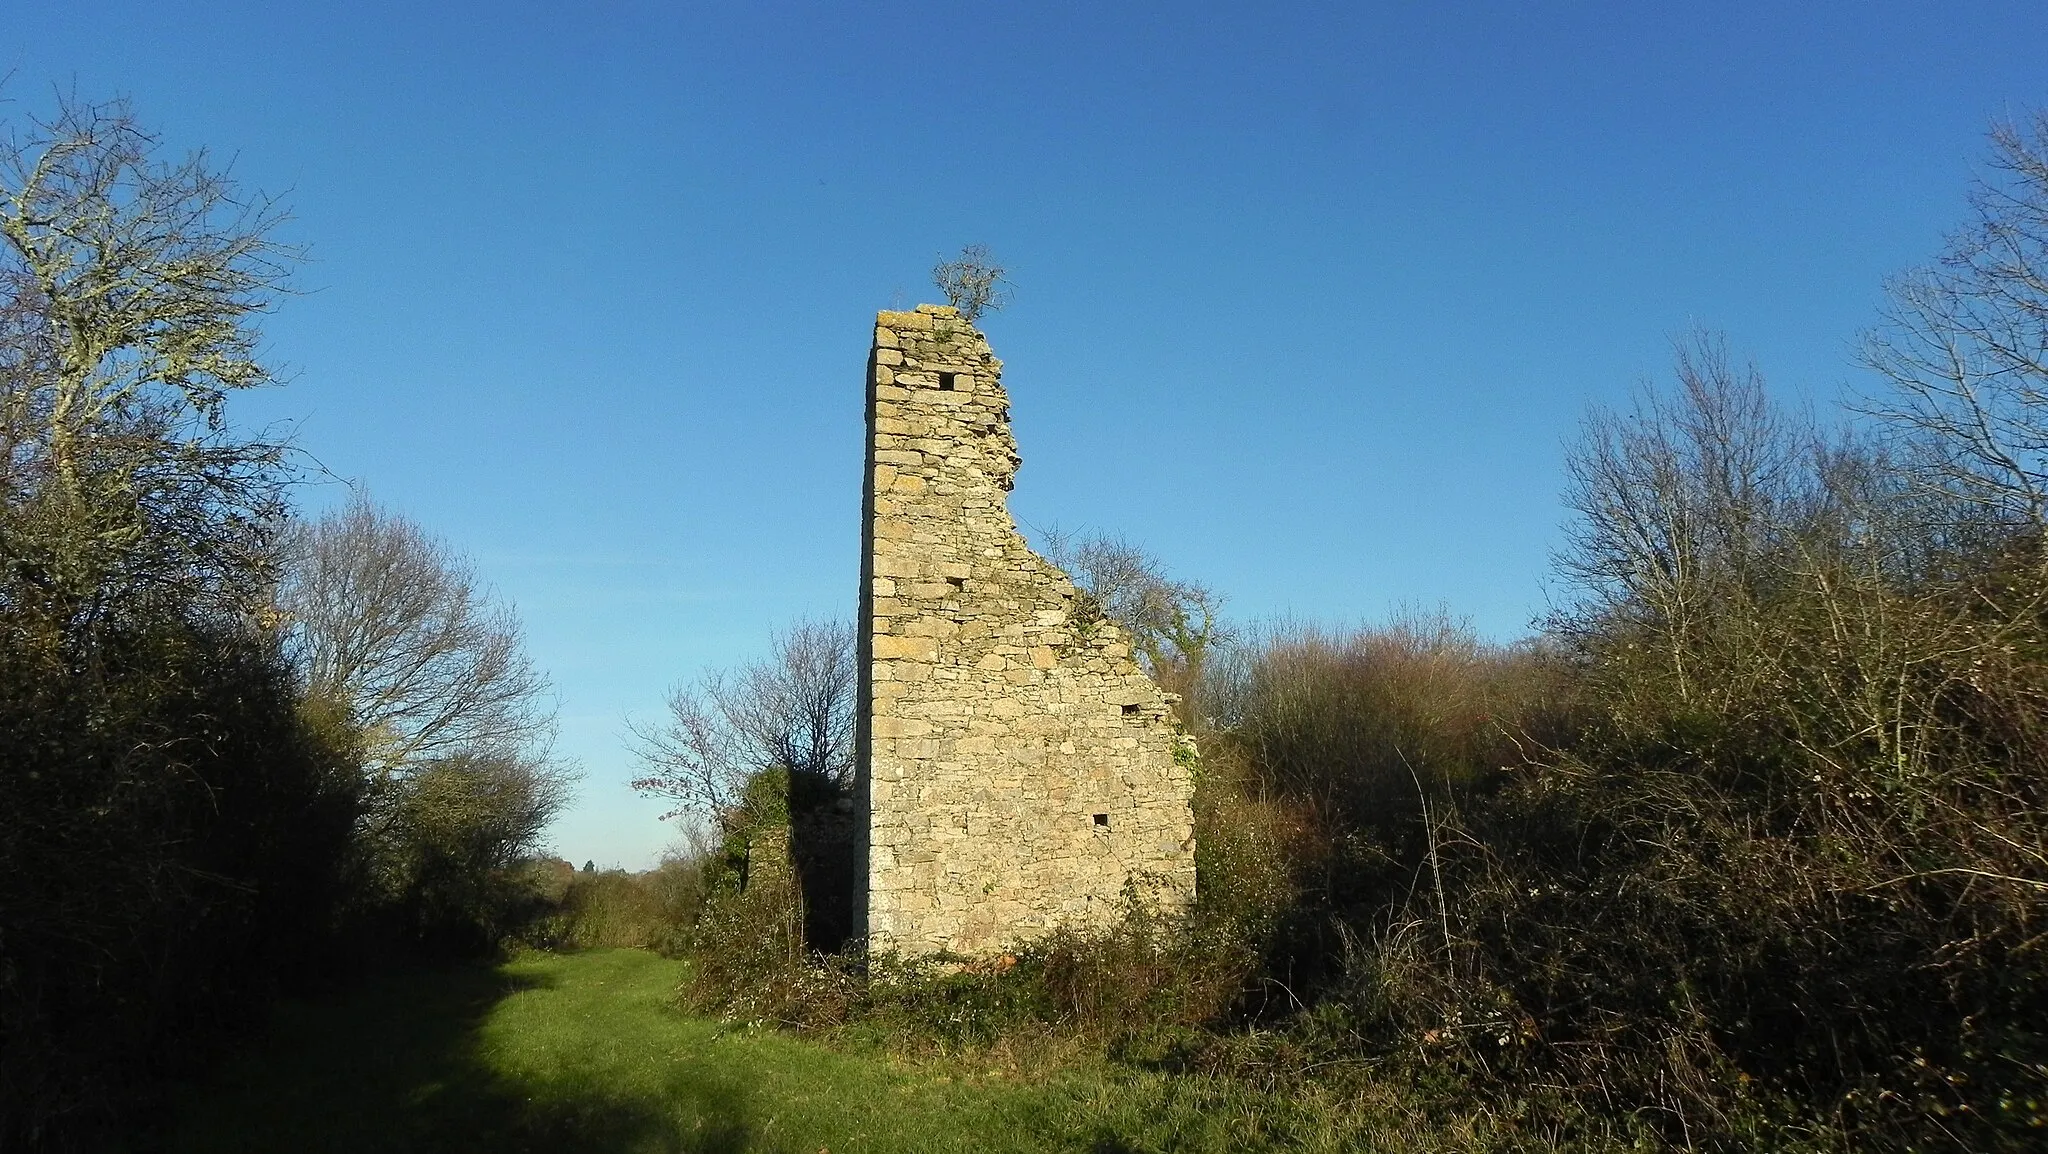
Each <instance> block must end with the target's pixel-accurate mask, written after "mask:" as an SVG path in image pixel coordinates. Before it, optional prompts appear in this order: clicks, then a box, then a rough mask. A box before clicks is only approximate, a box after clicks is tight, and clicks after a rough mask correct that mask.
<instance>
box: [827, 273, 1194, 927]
mask: <svg viewBox="0 0 2048 1154" xmlns="http://www.w3.org/2000/svg"><path fill="white" fill-rule="evenodd" d="M1001 374H1002V362H1001V361H998V360H996V359H995V357H994V356H992V355H991V354H990V352H989V347H988V343H987V342H986V341H985V340H984V339H983V338H982V335H981V334H980V333H979V332H976V331H975V329H974V328H973V326H972V325H969V324H968V323H967V322H965V321H963V320H961V319H960V318H959V316H958V314H957V313H956V312H955V311H954V310H953V309H951V308H949V307H945V306H938V305H920V306H919V307H918V308H917V310H916V311H915V312H884V313H882V314H880V315H879V316H878V317H877V318H876V323H875V343H874V349H873V352H872V353H871V354H870V356H869V358H868V459H867V483H866V486H865V507H864V510H863V516H864V521H865V526H864V529H863V533H862V566H861V598H860V621H861V624H862V627H861V629H860V630H859V646H860V653H859V662H860V664H859V670H860V686H859V694H860V702H861V708H860V710H859V714H858V717H859V720H858V723H857V725H858V728H857V734H856V743H857V749H856V757H857V761H856V766H857V770H856V772H857V782H856V786H855V794H856V802H855V804H856V806H857V807H858V809H857V815H858V816H859V817H861V818H864V819H865V821H866V824H867V834H868V836H867V838H866V839H865V846H864V848H865V850H866V860H865V861H863V862H860V863H858V865H857V867H856V879H855V883H856V893H855V896H854V904H855V912H854V924H855V926H856V929H857V931H858V928H859V927H862V926H864V927H865V930H866V934H867V940H868V943H869V946H870V948H872V949H895V950H898V951H901V952H902V953H904V954H908V955H921V954H930V953H934V952H939V951H950V952H952V953H955V954H961V955H969V956H972V955H977V954H987V953H992V952H995V951H998V950H1002V949H1004V948H1007V947H1009V946H1012V945H1015V944H1018V943H1021V942H1024V941H1027V940H1029V939H1030V938H1032V937H1035V936H1037V935H1040V934H1043V933H1045V932H1047V931H1049V930H1052V929H1054V928H1056V927H1060V926H1074V927H1077V928H1083V929H1086V928H1091V927H1100V926H1103V925H1105V924H1107V923H1109V922H1111V921H1113V920H1115V919H1116V918H1117V917H1118V916H1119V915H1120V914H1121V913H1122V911H1123V909H1124V906H1125V903H1124V901H1123V899H1124V898H1125V897H1126V896H1136V897H1138V898H1139V899H1141V900H1144V901H1146V902H1149V903H1151V904H1153V905H1155V906H1156V907H1159V908H1163V909H1166V910H1173V909H1177V908H1180V907H1183V906H1185V905H1186V904H1187V903H1188V902H1189V901H1191V900H1193V897H1194V891H1195V857H1194V819H1193V814H1192V810H1191V808H1190V799H1191V797H1192V795H1193V789H1194V787H1193V781H1192V777H1191V774H1190V765H1189V763H1191V762H1192V760H1193V746H1192V744H1191V743H1188V742H1187V741H1186V739H1184V738H1181V737H1179V736H1178V735H1177V730H1176V728H1175V725H1174V723H1173V721H1172V719H1171V717H1170V715H1169V711H1168V707H1169V701H1168V699H1167V697H1166V696H1165V695H1164V694H1162V693H1161V692H1160V690H1159V688H1158V687H1157V686H1156V685H1154V684H1153V682H1152V680H1151V679H1150V678H1149V677H1147V676H1146V675H1145V673H1144V671H1143V670H1142V669H1140V668H1139V667H1138V665H1137V663H1136V661H1134V660H1133V659H1132V656H1131V647H1130V643H1129V639H1128V638H1127V637H1126V636H1125V634H1124V632H1123V631H1122V630H1121V629H1119V628H1118V627H1117V626H1116V625H1115V624H1114V623H1113V622H1110V621H1107V620H1105V619H1103V617H1102V615H1101V613H1100V611H1099V609H1098V608H1097V607H1096V605H1095V603H1094V602H1093V600H1092V599H1091V598H1089V597H1087V596H1086V595H1084V594H1082V593H1081V592H1080V591H1078V590H1077V589H1076V588H1075V587H1074V583H1073V582H1072V581H1070V580H1068V579H1067V576H1066V574H1064V573H1062V572H1060V570H1059V569H1058V568H1057V567H1055V566H1054V565H1053V564H1052V563H1051V562H1048V561H1046V560H1045V559H1043V558H1041V557H1039V556H1038V555H1037V554H1035V553H1033V552H1032V551H1031V549H1030V547H1029V546H1027V545H1026V544H1025V542H1024V538H1023V537H1022V536H1021V535H1020V534H1019V533H1018V532H1017V527H1016V523H1015V522H1014V521H1012V520H1011V519H1010V513H1009V508H1008V497H1007V494H1008V492H1009V490H1010V486H1011V482H1012V479H1013V478H1014V477H1015V475H1016V472H1017V467H1018V464H1019V458H1018V455H1017V445H1016V442H1015V441H1014V440H1013V439H1012V438H1011V436H1010V423H1009V417H1010V411H1009V398H1008V396H1007V395H1006V394H1005V393H1004V392H1003V386H1002V379H1001ZM863 880H864V882H865V884H864V885H863V884H862V882H863Z"/></svg>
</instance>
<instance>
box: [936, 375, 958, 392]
mask: <svg viewBox="0 0 2048 1154" xmlns="http://www.w3.org/2000/svg"><path fill="white" fill-rule="evenodd" d="M954 375H955V374H953V373H940V374H939V387H940V388H942V389H945V390H947V391H949V392H950V391H951V390H952V388H953V381H954Z"/></svg>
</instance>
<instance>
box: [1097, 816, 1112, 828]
mask: <svg viewBox="0 0 2048 1154" xmlns="http://www.w3.org/2000/svg"><path fill="white" fill-rule="evenodd" d="M1095 828H1096V829H1108V828H1109V815H1108V814H1106V813H1098V814H1096V815H1095Z"/></svg>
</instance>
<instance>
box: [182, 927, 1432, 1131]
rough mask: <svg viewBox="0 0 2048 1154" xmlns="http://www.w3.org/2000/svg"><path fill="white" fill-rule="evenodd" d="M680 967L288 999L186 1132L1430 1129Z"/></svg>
mask: <svg viewBox="0 0 2048 1154" xmlns="http://www.w3.org/2000/svg"><path fill="white" fill-rule="evenodd" d="M682 973H683V964H682V963H679V962H672V961H668V960H664V959H662V958H659V957H656V956H654V955H652V954H648V953H643V952H640V951H635V950H602V951H592V952H588V953H581V954H570V955H550V954H537V955H529V956H525V957H521V958H519V959H517V960H514V961H512V962H509V963H506V964H504V965H500V966H497V967H494V968H493V967H474V968H468V969H450V970H442V971H433V972H416V973H409V974H404V975H398V976H394V977H391V978H388V979H386V980H385V981H383V982H382V983H381V984H378V985H376V986H374V987H372V988H369V989H366V990H364V991H361V992H359V993H358V994H356V995H354V996H353V997H351V998H349V999H347V1000H346V1001H343V1002H339V1003H334V1004H326V1005H293V1006H289V1007H287V1008H286V1009H285V1010H284V1011H283V1012H282V1013H281V1014H280V1015H279V1017H278V1019H277V1021H276V1023H275V1024H274V1026H273V1027H272V1029H271V1031H270V1033H269V1035H268V1036H267V1037H266V1038H264V1039H263V1040H261V1041H260V1042H259V1043H257V1044H256V1045H255V1046H254V1047H253V1048H252V1049H251V1050H250V1051H249V1052H248V1053H246V1054H245V1055H244V1056H243V1057H242V1058H241V1059H239V1060H238V1061H236V1062H235V1063H233V1064H232V1065H230V1066H229V1067H228V1068H226V1069H225V1070H223V1071H222V1072H221V1073H220V1074H219V1075H218V1076H217V1077H216V1078H215V1080H214V1081H213V1082H212V1083H211V1084H209V1085H206V1086H204V1087H200V1088H198V1089H196V1090H195V1091H194V1092H193V1094H192V1095H191V1097H190V1098H189V1099H188V1101H187V1103H186V1105H185V1107H184V1109H183V1110H182V1112H181V1114H180V1117H179V1119H178V1122H177V1125H176V1126H175V1128H174V1129H173V1131H172V1133H171V1135H170V1139H169V1143H168V1146H169V1148H170V1149H171V1150H174V1151H180V1152H194V1154H196V1152H202V1151H203V1152H207V1154H227V1152H235V1151H247V1152H256V1151H293V1152H300V1151H304V1152H316V1151H349V1152H351V1154H356V1152H367V1151H389V1152H393V1154H404V1152H408V1151H472V1150H473V1151H491V1152H493V1154H517V1152H535V1154H540V1152H553V1151H563V1152H567V1151H576V1152H579V1154H612V1152H627V1151H632V1152H640V1151H650V1152H651V1151H791V1152H798V1154H816V1152H818V1151H821V1150H823V1151H831V1152H834V1154H853V1152H857V1151H877V1152H885V1151H886V1152H910V1151H956V1150H957V1151H977V1152H981V1151H1035V1150H1081V1151H1096V1152H1102V1154H1108V1152H1114V1151H1155V1150H1156V1151H1168V1150H1172V1151H1184V1150H1185V1151H1205V1150H1217V1151H1223V1150H1245V1149H1258V1148H1284V1149H1375V1148H1384V1149H1405V1148H1410V1141H1412V1139H1409V1140H1401V1139H1400V1138H1399V1136H1397V1135H1395V1134H1390V1133H1384V1132H1383V1133H1380V1134H1378V1135H1374V1134H1372V1133H1371V1132H1370V1131H1367V1132H1364V1133H1361V1132H1358V1131H1355V1130H1354V1131H1352V1132H1349V1133H1345V1132H1343V1131H1342V1130H1340V1129H1339V1128H1335V1127H1333V1126H1332V1125H1331V1124H1330V1122H1329V1121H1328V1119H1329V1118H1331V1117H1333V1116H1335V1112H1334V1111H1332V1110H1330V1109H1328V1108H1327V1104H1316V1103H1307V1104H1301V1103H1288V1102H1284V1101H1281V1100H1278V1099H1273V1098H1265V1097H1260V1096H1257V1095H1252V1094H1250V1093H1248V1092H1247V1091H1245V1090H1243V1089H1242V1088H1239V1087H1234V1086H1231V1085H1229V1084H1226V1083H1222V1082H1218V1081H1214V1080H1210V1079H1201V1078H1192V1077H1185V1076H1181V1077H1176V1076H1170V1075H1164V1074H1155V1073H1149V1072H1142V1071H1134V1070H1130V1069H1128V1068H1123V1067H1116V1066H1110V1065H1101V1064H1091V1063H1080V1064H1072V1063H1069V1064H1065V1065H1062V1066H1060V1067H1059V1068H1057V1069H1052V1070H1044V1071H1031V1070H1026V1071H1022V1072H1019V1071H995V1070H991V1068H990V1062H989V1061H988V1060H987V1059H986V1058H984V1059H983V1060H981V1061H979V1062H976V1061H974V1060H972V1059H969V1058H958V1059H949V1060H943V1061H939V1060H934V1061H918V1062H910V1061H905V1060H901V1059H895V1058H890V1057H888V1056H887V1055H883V1054H870V1053H848V1052H841V1051H835V1050H832V1049H828V1048H826V1047H823V1046H820V1045H817V1044H815V1043H812V1042H809V1041H805V1040H802V1039H798V1038H793V1037H790V1036H787V1035H782V1034H777V1033H774V1032H768V1031H753V1030H744V1029H736V1028H733V1027H731V1026H729V1025H725V1024H721V1023H719V1022H716V1021H713V1020H710V1019H706V1018H698V1017H691V1016H689V1015H686V1014H683V1013H681V1012H679V1011H677V1010H675V1009H674V1008H672V1006H671V996H672V993H673V991H674V990H675V988H676V985H677V984H678V982H679V981H680V980H681V977H682ZM1376 1138H1377V1139H1378V1140H1375V1139H1376ZM1439 1138H1441V1136H1439ZM1432 1147H1433V1148H1442V1147H1441V1146H1440V1145H1438V1144H1437V1143H1434V1142H1432V1143H1428V1144H1426V1145H1424V1144H1417V1145H1416V1146H1415V1147H1414V1148H1432Z"/></svg>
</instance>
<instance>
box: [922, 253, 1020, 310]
mask: <svg viewBox="0 0 2048 1154" xmlns="http://www.w3.org/2000/svg"><path fill="white" fill-rule="evenodd" d="M1007 271H1008V270H1007V269H1005V268H1003V266H1002V265H999V264H997V263H996V258H995V254H994V253H992V252H990V251H989V247H988V246H987V245H985V244H970V245H968V246H967V247H965V248H963V249H961V250H960V255H959V256H956V257H954V258H953V259H952V260H942V261H940V262H939V263H938V264H935V265H933V266H932V283H933V284H934V285H937V286H938V289H939V291H940V292H942V293H945V294H946V303H948V304H950V305H952V306H953V307H954V308H956V309H959V310H960V316H961V318H962V319H963V320H965V321H966V322H967V323H969V324H973V323H974V322H975V321H977V320H979V319H981V315H982V314H983V313H992V312H998V311H1000V310H1001V309H1003V308H1004V307H1005V306H1007V305H1008V304H1009V303H1010V292H1011V287H1012V286H1011V284H1010V282H1009V281H1008V280H1007V279H1005V277H1004V273H1006V272H1007Z"/></svg>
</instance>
